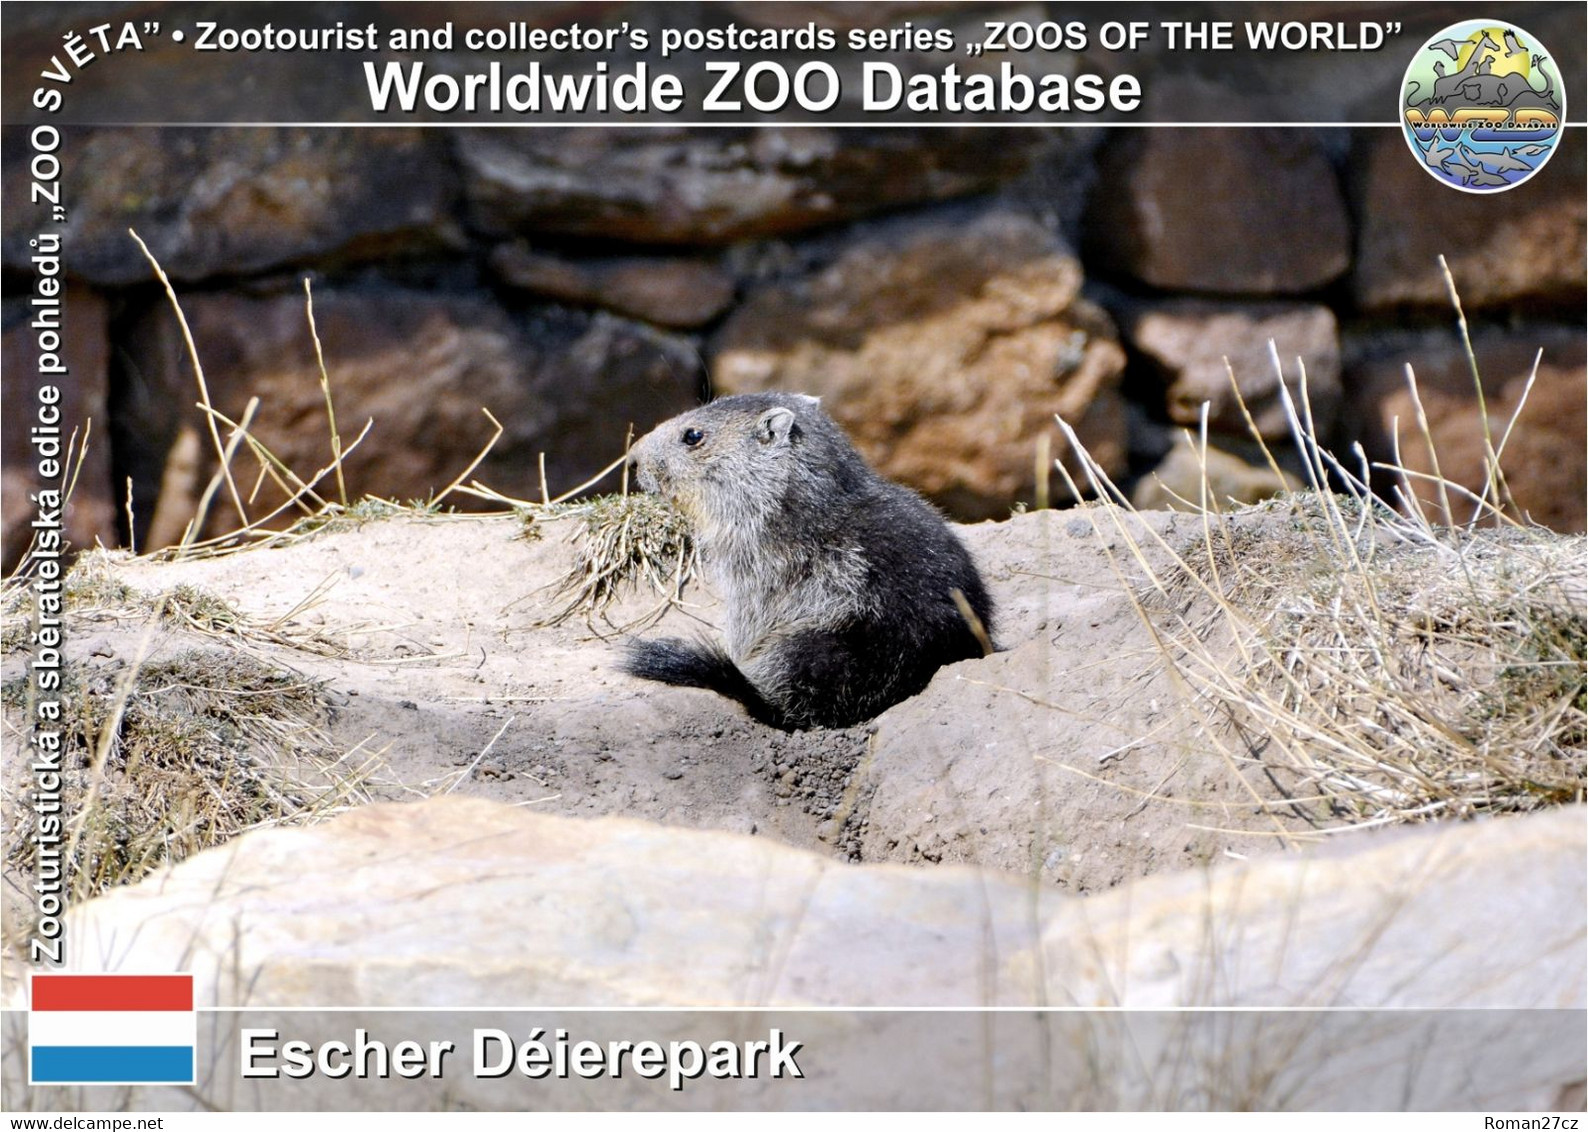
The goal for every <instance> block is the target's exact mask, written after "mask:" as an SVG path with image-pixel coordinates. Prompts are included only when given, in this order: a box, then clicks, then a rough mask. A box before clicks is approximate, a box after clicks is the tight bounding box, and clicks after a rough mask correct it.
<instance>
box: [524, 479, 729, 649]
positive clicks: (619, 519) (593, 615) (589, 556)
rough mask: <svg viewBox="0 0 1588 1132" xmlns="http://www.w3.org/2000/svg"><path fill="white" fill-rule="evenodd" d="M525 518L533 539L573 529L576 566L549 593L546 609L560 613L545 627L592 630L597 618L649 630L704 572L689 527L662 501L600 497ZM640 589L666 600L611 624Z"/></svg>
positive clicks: (624, 628) (530, 512)
mask: <svg viewBox="0 0 1588 1132" xmlns="http://www.w3.org/2000/svg"><path fill="white" fill-rule="evenodd" d="M519 514H520V515H521V516H522V519H523V522H524V523H525V525H526V529H527V530H528V531H532V532H538V531H539V529H540V527H541V526H542V525H543V524H545V523H548V522H556V521H566V522H570V523H572V530H571V534H570V535H569V540H570V541H571V542H572V544H573V548H574V564H573V566H572V567H571V568H570V569H569V571H568V573H567V574H565V575H564V576H563V577H562V578H560V579H558V581H557V582H556V583H555V584H554V585H553V586H552V587H551V588H550V593H549V596H548V597H547V598H546V601H547V602H548V603H549V604H552V605H553V606H554V608H553V610H552V612H551V613H549V614H548V615H547V616H546V617H544V618H542V619H541V620H540V621H538V622H537V625H540V626H545V625H558V624H561V623H562V622H564V621H566V620H568V619H569V618H570V617H574V616H576V615H579V616H583V617H584V619H585V623H586V624H587V625H589V626H590V627H591V629H592V630H594V629H595V627H596V626H595V622H596V619H597V618H600V619H602V620H603V621H605V623H606V624H607V625H608V626H609V627H610V628H612V629H613V630H615V631H617V632H632V631H634V630H636V629H640V628H644V627H645V626H646V625H649V624H652V623H653V622H655V621H656V620H657V619H658V618H660V617H661V616H662V614H663V613H665V612H666V611H667V608H668V606H669V605H672V604H675V603H677V602H679V601H680V600H682V594H683V588H684V586H685V584H686V583H687V582H688V581H689V579H690V578H691V577H693V576H694V575H695V573H696V570H697V568H698V563H697V560H696V555H695V544H694V540H693V539H692V538H691V537H690V534H689V524H688V523H687V522H686V521H685V519H684V517H683V516H682V515H680V514H679V513H678V511H677V510H675V509H674V508H673V506H672V505H671V504H670V503H668V502H667V501H666V500H664V499H662V498H660V497H659V496H655V495H627V494H623V495H601V496H597V497H595V498H594V499H587V500H581V501H577V502H568V503H552V504H541V505H535V504H529V505H526V506H524V507H523V508H521V509H520V512H519ZM636 587H643V588H648V589H649V590H650V591H651V592H653V593H655V594H657V595H659V596H660V598H661V600H660V601H658V602H657V603H656V605H655V606H654V607H652V608H651V609H649V610H647V611H646V612H645V613H643V614H641V615H640V616H639V617H637V618H634V619H632V620H629V621H627V622H624V623H623V624H621V625H615V624H613V623H612V622H611V621H610V620H608V619H607V614H608V612H609V611H610V609H611V607H612V604H613V602H615V601H616V600H617V599H618V598H619V597H621V596H622V595H623V594H624V593H625V592H627V591H628V590H629V589H631V588H636Z"/></svg>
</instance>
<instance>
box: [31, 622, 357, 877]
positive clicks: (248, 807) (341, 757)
mask: <svg viewBox="0 0 1588 1132" xmlns="http://www.w3.org/2000/svg"><path fill="white" fill-rule="evenodd" d="M63 681H64V685H65V692H64V694H63V696H62V701H63V703H65V704H66V705H68V708H69V713H70V714H69V718H68V719H66V720H64V721H63V725H62V729H61V730H62V734H63V754H62V757H61V766H62V776H61V777H62V784H63V794H64V796H65V800H64V805H63V807H62V812H63V814H65V815H67V818H68V832H67V844H68V845H69V846H70V849H69V851H68V853H67V855H66V857H65V861H64V876H63V881H64V885H65V891H66V892H67V893H68V894H69V897H68V903H72V902H75V901H77V900H81V899H84V898H85V897H88V896H92V895H94V894H96V893H99V892H102V891H104V890H105V889H107V888H109V887H111V886H113V885H118V884H127V883H132V882H134V881H136V880H138V879H140V878H141V877H143V876H144V875H145V874H147V873H148V872H150V871H151V870H152V869H154V868H155V867H156V866H158V865H161V864H165V863H174V862H176V861H179V860H181V859H183V858H185V857H187V856H189V855H191V854H193V853H196V852H198V851H199V850H201V849H205V848H208V847H210V846H212V845H218V844H220V843H222V842H224V841H226V840H228V839H230V838H231V837H233V836H235V835H236V834H238V833H240V832H242V831H244V830H247V829H250V828H253V827H256V826H260V825H268V824H274V823H278V822H284V821H292V822H300V821H307V820H312V819H314V818H318V817H323V816H326V815H327V814H328V813H329V812H331V811H333V810H336V809H340V808H342V807H344V806H347V805H351V804H354V803H357V802H359V801H363V800H365V799H364V796H363V790H362V785H363V783H364V781H365V779H366V777H367V774H368V769H369V768H368V766H367V765H358V764H355V763H354V762H353V755H352V754H351V753H347V754H343V753H340V752H338V751H337V750H336V749H335V748H334V747H333V746H332V745H331V743H330V741H329V740H328V739H327V738H326V736H325V734H324V732H323V731H322V730H321V725H322V723H323V722H324V720H325V717H326V703H325V699H324V695H323V693H322V690H321V688H320V686H319V684H318V683H317V682H315V681H312V680H309V679H306V678H304V677H302V676H300V675H298V674H297V673H293V672H291V671H289V670H287V669H284V668H281V667H278V666H273V665H269V664H265V663H263V662H261V661H259V660H256V659H254V658H252V657H250V656H247V655H245V654H243V653H240V652H234V651H231V652H228V651H212V650H204V651H191V652H185V653H182V654H179V655H177V656H175V657H172V658H171V659H168V660H161V661H154V662H147V663H143V664H141V665H139V666H137V667H136V670H135V671H134V672H133V673H132V675H131V678H130V680H129V679H128V678H127V669H126V666H125V665H124V664H122V663H120V662H117V663H116V664H113V665H104V666H97V667H90V666H87V665H83V664H78V663H69V664H67V665H66V666H65V667H64V669H63ZM3 694H4V697H5V700H6V702H7V705H8V706H10V707H16V706H20V705H21V703H22V700H23V698H24V697H25V696H26V695H27V685H26V682H25V680H23V679H18V680H15V681H12V682H10V683H8V684H6V686H5V687H4V690H3ZM101 750H103V751H104V752H105V753H104V756H103V762H102V764H101V763H100V758H101V756H100V752H101ZM6 808H7V809H8V810H9V811H10V818H11V820H10V821H9V822H8V825H9V828H10V830H11V834H10V836H9V837H8V839H7V842H6V846H5V854H6V861H7V864H8V865H9V866H11V867H13V868H16V869H19V870H22V871H23V872H25V873H26V874H27V875H34V874H35V872H36V870H37V868H38V864H39V862H38V860H37V857H36V852H35V846H34V844H33V841H32V839H31V838H30V837H28V836H27V834H28V832H29V831H30V830H31V829H32V822H31V820H30V817H31V811H30V810H29V808H28V805H27V801H26V799H25V798H24V797H23V796H22V794H21V792H20V791H17V790H14V789H8V790H7V799H6Z"/></svg>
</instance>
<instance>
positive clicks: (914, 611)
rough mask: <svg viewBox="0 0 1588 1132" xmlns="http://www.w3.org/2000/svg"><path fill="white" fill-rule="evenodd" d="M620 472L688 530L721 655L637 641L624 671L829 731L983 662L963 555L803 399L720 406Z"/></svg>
mask: <svg viewBox="0 0 1588 1132" xmlns="http://www.w3.org/2000/svg"><path fill="white" fill-rule="evenodd" d="M630 462H631V464H632V465H633V466H634V468H635V470H636V472H637V475H638V480H639V483H640V485H641V486H642V487H644V488H645V489H646V490H648V491H654V492H658V493H660V494H662V495H664V496H666V497H667V498H669V499H670V500H672V502H673V503H674V505H675V506H677V507H678V509H679V510H680V511H681V512H682V513H683V514H684V516H685V517H686V518H687V519H688V521H689V524H690V528H691V530H692V532H693V534H694V537H695V542H696V545H697V547H698V548H699V551H700V555H701V562H702V566H703V568H704V571H705V574H706V577H707V580H708V581H709V582H710V583H711V586H712V588H713V589H714V590H715V591H716V593H717V595H718V596H719V597H720V598H721V599H722V601H723V604H724V606H725V607H726V612H727V622H726V624H725V626H724V634H723V635H724V640H725V644H726V654H725V656H724V655H723V654H722V653H721V652H715V651H714V650H713V649H712V648H711V647H710V646H701V645H690V644H688V643H686V642H680V641H677V640H667V641H659V642H647V641H641V642H636V643H635V644H634V645H632V646H631V652H630V655H629V658H628V660H627V661H626V662H625V668H626V669H627V670H628V671H629V672H631V673H633V674H635V675H639V676H644V677H647V678H649V679H656V680H662V681H665V682H668V683H675V684H688V685H693V686H703V687H711V688H714V689H715V690H717V691H720V692H723V693H724V694H726V695H731V696H733V697H734V698H736V699H740V700H741V701H742V702H744V703H745V704H746V706H747V707H748V708H749V709H750V711H751V713H752V714H753V715H755V716H757V718H760V719H762V720H763V721H765V722H768V723H772V724H775V725H777V726H782V727H790V728H801V727H812V726H821V727H838V726H847V725H849V724H851V723H858V722H860V721H862V720H864V719H869V718H870V717H871V716H873V715H876V714H877V713H878V712H880V711H882V710H883V709H884V708H886V707H888V706H890V705H891V704H894V703H897V702H898V701H899V700H901V699H904V698H906V697H908V696H911V695H914V694H915V693H916V692H918V691H920V690H921V688H922V687H924V686H925V684H926V681H927V680H928V679H929V678H930V676H931V673H932V672H933V671H935V670H936V669H937V668H938V667H939V666H941V665H943V664H946V663H948V662H950V661H953V660H962V659H966V658H969V657H973V656H979V655H981V652H982V649H981V647H980V646H979V645H978V644H977V640H976V637H975V634H974V633H973V632H972V630H971V629H970V627H969V625H968V624H967V623H966V621H965V619H964V617H963V616H962V615H961V614H960V612H959V609H958V606H957V605H956V603H955V601H954V598H953V591H954V590H959V591H960V592H961V593H962V594H963V595H964V597H965V600H966V601H967V602H968V603H969V604H970V607H971V609H972V610H973V611H974V612H975V614H976V616H977V617H978V618H979V620H980V621H981V623H982V625H983V626H984V628H985V630H986V632H987V633H988V634H991V632H992V616H993V609H992V603H991V600H990V599H989V598H988V596H987V593H986V589H985V587H984V586H983V584H982V581H981V577H980V575H979V574H978V572H977V570H976V565H975V563H974V561H972V559H971V557H970V554H969V553H968V552H967V551H966V550H965V547H964V546H963V544H961V543H960V541H959V539H958V538H957V537H956V536H955V535H954V533H953V532H952V531H951V530H949V528H948V525H947V524H946V523H945V522H944V521H943V519H942V516H940V515H939V514H938V513H937V512H936V511H935V510H934V509H933V508H932V507H931V505H930V504H928V503H927V502H926V501H925V500H923V499H921V497H920V496H918V495H916V494H915V493H914V492H912V491H910V490H909V489H908V488H904V487H901V486H899V485H898V484H895V483H890V482H889V481H887V480H885V479H883V478H882V477H880V476H878V475H877V474H876V473H875V472H873V471H872V470H871V469H870V468H869V467H868V466H867V465H866V463H865V461H864V460H863V459H862V458H861V457H860V454H859V453H858V452H856V451H855V449H854V447H853V446H852V445H851V444H850V443H849V440H848V438H847V437H846V436H845V435H844V433H843V431H842V430H841V429H840V428H839V427H838V426H837V424H835V423H834V422H833V420H832V418H831V417H829V416H828V415H827V414H826V413H825V412H824V411H823V410H822V408H821V406H820V403H819V402H818V400H817V399H816V398H814V397H807V396H804V395H800V394H787V393H752V394H743V395H740V396H734V397H724V398H721V399H719V400H716V401H713V402H711V403H710V404H708V405H705V406H703V407H702V408H699V409H695V410H693V411H691V412H688V413H684V414H681V415H680V416H677V417H674V418H673V419H672V420H670V421H667V422H665V423H663V424H662V425H659V426H658V427H657V428H656V429H655V430H653V431H652V432H651V433H650V434H648V435H647V436H645V437H644V438H643V439H641V440H640V441H639V442H638V443H637V444H636V445H635V446H634V448H633V450H632V452H631V453H630ZM724 672H726V673H727V675H726V676H724V675H723V673H724ZM703 673H706V674H708V675H704V676H703V675H702V674H703ZM711 673H715V675H711ZM735 676H742V681H743V682H744V683H747V684H748V685H749V686H750V687H751V688H753V690H754V692H753V694H748V695H747V694H745V691H744V689H743V686H742V684H741V683H740V682H739V681H737V680H735V679H734V678H733V677H735Z"/></svg>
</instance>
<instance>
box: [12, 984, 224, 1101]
mask: <svg viewBox="0 0 1588 1132" xmlns="http://www.w3.org/2000/svg"><path fill="white" fill-rule="evenodd" d="M197 1036H198V1021H197V1015H195V1014H194V1013H193V976H192V975H56V974H44V973H36V974H34V976H33V986H32V1007H31V1009H30V1010H29V1011H28V1066H29V1070H28V1080H29V1082H30V1083H31V1084H34V1085H191V1084H193V1083H194V1082H193V1070H194V1060H195V1058H194V1047H195V1043H196V1040H197Z"/></svg>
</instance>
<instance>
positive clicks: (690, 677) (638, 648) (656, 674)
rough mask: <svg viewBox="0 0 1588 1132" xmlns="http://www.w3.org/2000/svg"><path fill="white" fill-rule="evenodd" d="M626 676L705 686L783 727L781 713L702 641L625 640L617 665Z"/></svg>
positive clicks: (674, 638) (675, 638) (716, 650)
mask: <svg viewBox="0 0 1588 1132" xmlns="http://www.w3.org/2000/svg"><path fill="white" fill-rule="evenodd" d="M620 667H621V668H622V669H623V671H624V672H627V673H628V674H629V675H630V676H638V677H639V678H640V679H642V680H656V681H658V682H659V683H662V684H675V685H678V686H680V687H684V688H708V689H710V690H711V691H713V692H716V693H717V694H719V695H723V696H727V697H728V698H729V699H730V700H738V701H739V702H740V703H741V704H743V705H744V706H745V710H746V711H748V712H749V713H750V715H751V716H752V717H754V718H755V719H758V720H760V721H761V722H762V723H765V724H768V725H770V726H772V727H783V726H785V725H784V723H783V713H782V712H780V711H778V710H777V709H776V708H774V707H773V706H772V705H771V704H769V703H767V702H766V700H764V699H763V698H762V697H761V693H760V692H758V691H756V690H755V685H754V684H751V683H750V681H749V680H747V679H745V675H744V673H742V672H740V671H739V669H738V667H737V666H736V665H735V664H734V663H733V661H732V660H730V659H729V658H728V654H727V653H725V652H723V651H722V650H721V649H719V648H715V647H713V646H711V645H708V644H705V643H703V642H693V641H685V640H681V639H679V638H678V637H662V638H660V639H657V640H651V641H629V642H628V644H627V652H626V655H625V656H624V657H623V662H622V664H621V665H620Z"/></svg>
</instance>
